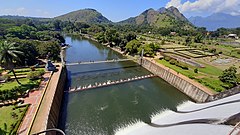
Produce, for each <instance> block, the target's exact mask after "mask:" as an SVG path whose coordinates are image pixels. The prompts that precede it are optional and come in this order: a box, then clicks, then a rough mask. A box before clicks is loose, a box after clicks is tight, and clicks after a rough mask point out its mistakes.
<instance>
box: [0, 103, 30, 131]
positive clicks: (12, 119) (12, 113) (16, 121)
mask: <svg viewBox="0 0 240 135" xmlns="http://www.w3.org/2000/svg"><path fill="white" fill-rule="evenodd" d="M27 108H28V106H22V107H19V108H15V106H13V105H12V106H4V107H1V108H0V134H1V135H5V134H10V133H12V132H16V131H17V129H18V127H19V125H20V123H21V121H22V118H23V116H24V115H25V113H26V110H27ZM13 109H14V110H13Z"/></svg>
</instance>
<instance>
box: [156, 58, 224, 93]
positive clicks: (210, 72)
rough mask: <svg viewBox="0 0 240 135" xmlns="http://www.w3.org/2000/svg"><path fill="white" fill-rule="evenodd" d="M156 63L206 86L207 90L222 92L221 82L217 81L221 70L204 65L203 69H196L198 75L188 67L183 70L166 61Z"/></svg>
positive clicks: (191, 67) (192, 68)
mask: <svg viewBox="0 0 240 135" xmlns="http://www.w3.org/2000/svg"><path fill="white" fill-rule="evenodd" d="M156 61H157V62H158V63H160V64H162V65H165V66H166V67H169V68H171V69H173V70H174V71H176V72H179V73H181V74H183V75H185V76H187V77H189V78H191V79H194V80H196V81H198V82H199V83H201V84H203V85H205V86H207V87H208V88H210V89H212V90H214V91H218V92H219V91H223V90H224V89H225V88H223V87H222V86H221V85H223V82H221V81H220V80H219V79H218V76H219V75H221V74H222V70H220V69H218V68H216V67H213V66H211V65H206V64H204V65H205V68H198V71H199V72H198V73H194V69H195V68H194V67H193V66H188V67H189V69H188V70H184V69H182V68H180V67H177V66H175V65H171V64H170V63H169V62H167V61H166V60H156Z"/></svg>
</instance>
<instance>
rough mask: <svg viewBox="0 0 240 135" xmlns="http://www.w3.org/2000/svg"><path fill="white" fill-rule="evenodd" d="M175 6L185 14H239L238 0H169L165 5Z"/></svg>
mask: <svg viewBox="0 0 240 135" xmlns="http://www.w3.org/2000/svg"><path fill="white" fill-rule="evenodd" d="M170 6H175V7H177V8H178V9H179V10H180V11H181V12H183V13H187V14H201V15H204V14H211V13H219V12H222V13H229V14H232V15H240V0H196V1H194V2H190V1H186V2H182V0H171V1H170V2H168V3H167V5H166V7H170Z"/></svg>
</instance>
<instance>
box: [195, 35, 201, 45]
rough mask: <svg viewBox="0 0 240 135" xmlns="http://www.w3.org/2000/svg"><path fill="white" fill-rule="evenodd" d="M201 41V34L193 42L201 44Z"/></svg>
mask: <svg viewBox="0 0 240 135" xmlns="http://www.w3.org/2000/svg"><path fill="white" fill-rule="evenodd" d="M202 40H203V35H202V34H198V35H197V36H196V37H195V38H194V42H196V43H202Z"/></svg>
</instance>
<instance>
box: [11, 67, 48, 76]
mask: <svg viewBox="0 0 240 135" xmlns="http://www.w3.org/2000/svg"><path fill="white" fill-rule="evenodd" d="M40 70H44V68H36V69H35V71H40ZM14 71H15V73H16V75H17V76H21V75H27V74H28V73H29V72H30V71H31V69H30V68H21V69H15V70H14ZM9 75H10V76H13V73H12V72H11V73H9Z"/></svg>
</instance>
